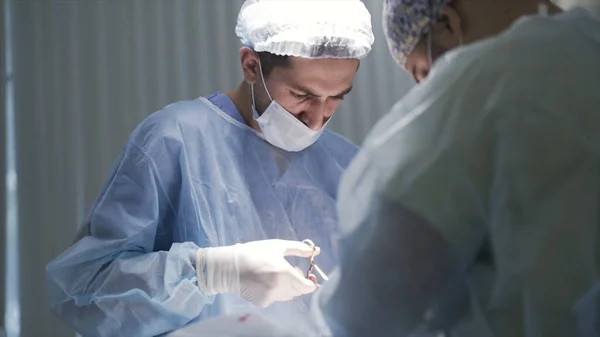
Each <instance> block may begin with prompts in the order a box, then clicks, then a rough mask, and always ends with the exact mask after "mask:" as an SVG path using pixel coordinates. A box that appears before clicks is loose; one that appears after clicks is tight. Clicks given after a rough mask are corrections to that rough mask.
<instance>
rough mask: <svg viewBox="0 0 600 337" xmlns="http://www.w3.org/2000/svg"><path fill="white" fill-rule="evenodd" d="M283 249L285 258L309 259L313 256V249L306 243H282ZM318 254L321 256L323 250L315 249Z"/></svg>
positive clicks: (282, 241)
mask: <svg viewBox="0 0 600 337" xmlns="http://www.w3.org/2000/svg"><path fill="white" fill-rule="evenodd" d="M280 244H281V247H282V248H283V255H284V256H298V257H306V258H309V257H311V256H312V255H313V248H312V247H311V246H309V245H307V244H306V243H303V242H300V241H286V240H281V241H280ZM315 249H316V254H315V255H319V253H320V252H321V248H319V247H315Z"/></svg>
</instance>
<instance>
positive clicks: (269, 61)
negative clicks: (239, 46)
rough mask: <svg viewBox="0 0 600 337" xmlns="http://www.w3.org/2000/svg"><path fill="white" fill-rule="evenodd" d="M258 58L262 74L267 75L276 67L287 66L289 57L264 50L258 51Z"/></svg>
mask: <svg viewBox="0 0 600 337" xmlns="http://www.w3.org/2000/svg"><path fill="white" fill-rule="evenodd" d="M258 58H259V59H260V66H261V67H262V72H263V76H265V78H267V77H269V74H271V72H272V71H273V69H275V68H276V67H289V66H290V58H289V56H287V55H277V54H272V53H269V52H266V51H261V52H258Z"/></svg>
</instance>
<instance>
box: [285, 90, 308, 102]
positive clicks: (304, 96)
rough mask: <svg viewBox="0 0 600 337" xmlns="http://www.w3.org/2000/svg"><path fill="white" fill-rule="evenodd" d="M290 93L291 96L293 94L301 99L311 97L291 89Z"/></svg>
mask: <svg viewBox="0 0 600 337" xmlns="http://www.w3.org/2000/svg"><path fill="white" fill-rule="evenodd" d="M290 93H291V94H292V96H294V97H295V98H297V99H302V100H303V99H308V98H311V97H312V96H311V95H307V94H297V93H295V92H293V91H290Z"/></svg>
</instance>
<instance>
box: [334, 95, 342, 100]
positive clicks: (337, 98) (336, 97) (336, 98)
mask: <svg viewBox="0 0 600 337" xmlns="http://www.w3.org/2000/svg"><path fill="white" fill-rule="evenodd" d="M331 98H332V99H334V100H336V101H343V100H344V95H342V96H333V97H331Z"/></svg>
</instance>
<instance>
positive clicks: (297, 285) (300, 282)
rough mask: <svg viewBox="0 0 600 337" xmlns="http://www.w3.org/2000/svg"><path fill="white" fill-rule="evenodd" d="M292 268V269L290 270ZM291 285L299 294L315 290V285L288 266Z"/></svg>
mask: <svg viewBox="0 0 600 337" xmlns="http://www.w3.org/2000/svg"><path fill="white" fill-rule="evenodd" d="M292 270H293V271H292ZM290 278H291V282H290V284H291V286H292V288H293V289H294V290H295V291H296V292H297V293H298V294H299V295H306V294H310V293H312V292H314V291H315V290H317V285H316V284H315V283H314V282H313V281H311V280H309V279H307V278H305V277H304V275H302V274H300V273H298V271H297V270H296V269H294V268H290Z"/></svg>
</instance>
